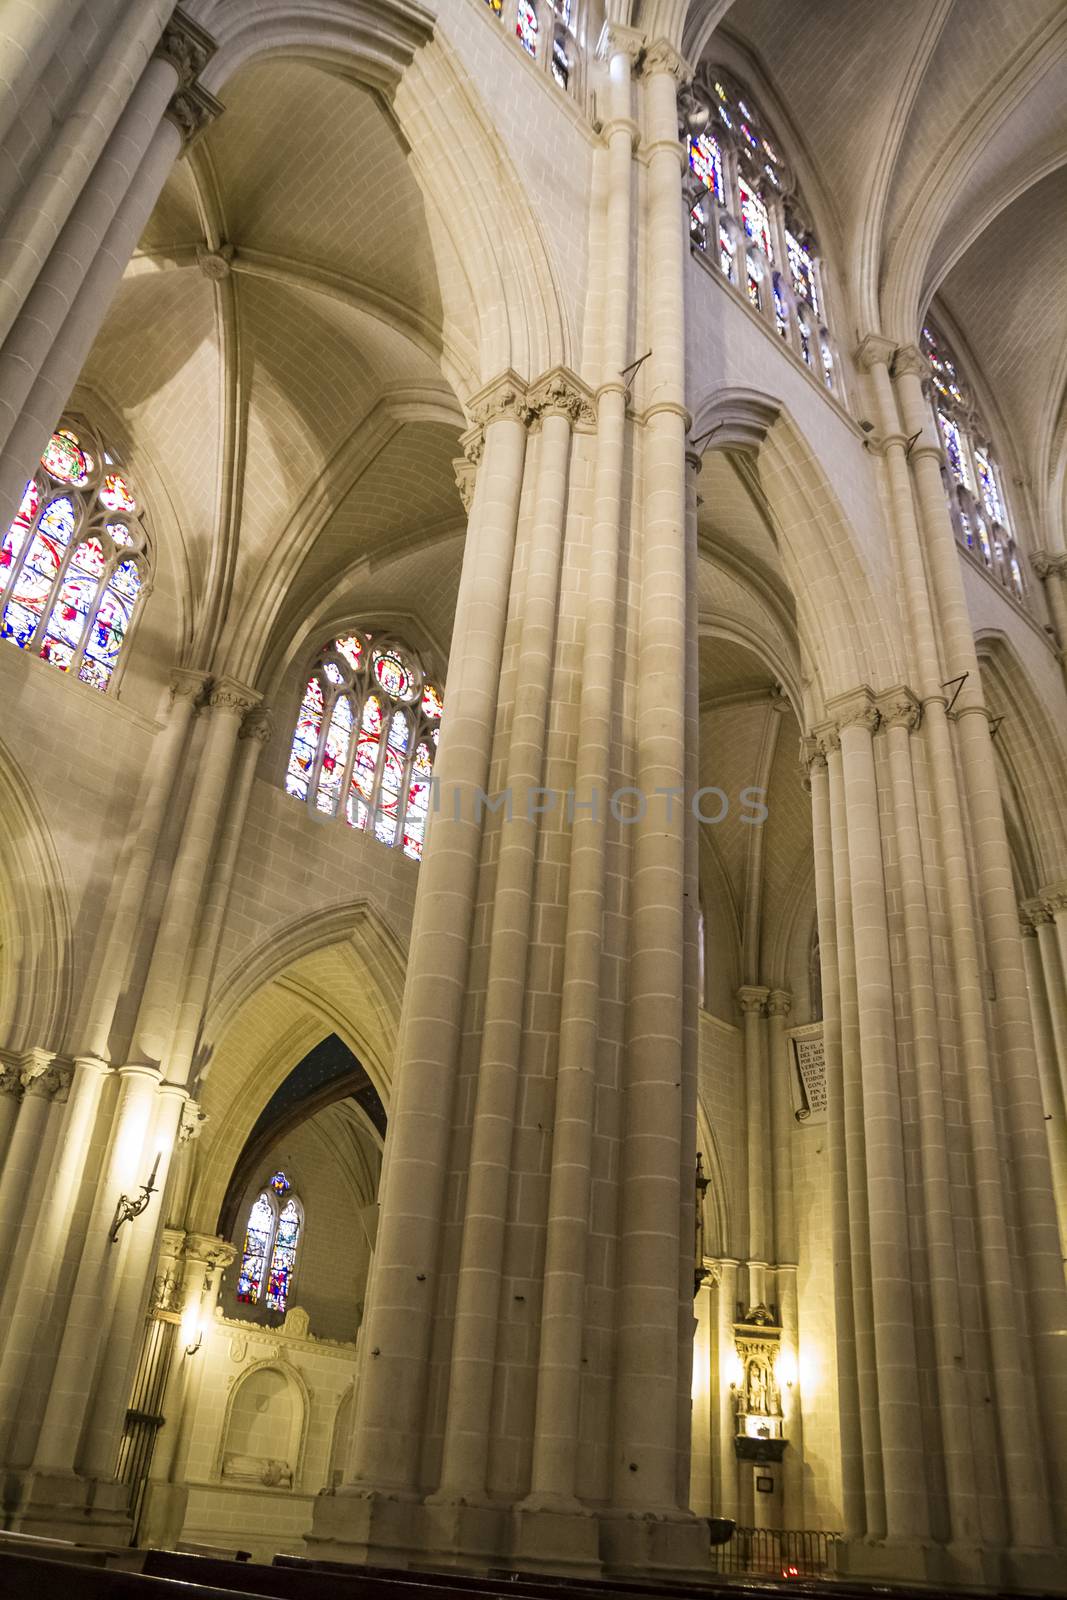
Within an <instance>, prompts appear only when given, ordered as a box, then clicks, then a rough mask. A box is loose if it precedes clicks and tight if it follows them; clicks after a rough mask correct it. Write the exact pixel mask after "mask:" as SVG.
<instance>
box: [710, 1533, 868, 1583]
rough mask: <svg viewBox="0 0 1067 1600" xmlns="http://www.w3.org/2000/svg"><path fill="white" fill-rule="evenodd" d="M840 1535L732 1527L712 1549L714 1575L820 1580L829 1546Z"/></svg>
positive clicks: (824, 1569) (827, 1558) (824, 1570)
mask: <svg viewBox="0 0 1067 1600" xmlns="http://www.w3.org/2000/svg"><path fill="white" fill-rule="evenodd" d="M840 1537H841V1535H840V1534H837V1533H821V1532H818V1531H816V1530H813V1529H794V1528H735V1529H734V1531H733V1534H732V1536H731V1538H730V1539H729V1541H728V1542H727V1543H726V1544H721V1545H715V1546H713V1547H712V1551H711V1559H712V1565H713V1567H714V1570H715V1571H716V1572H722V1573H737V1574H742V1573H744V1574H747V1573H758V1574H760V1575H762V1576H764V1577H770V1578H819V1577H822V1575H823V1574H824V1573H825V1572H826V1570H827V1568H828V1566H829V1560H830V1554H829V1552H830V1547H831V1545H833V1544H836V1543H837V1542H838V1540H839V1539H840Z"/></svg>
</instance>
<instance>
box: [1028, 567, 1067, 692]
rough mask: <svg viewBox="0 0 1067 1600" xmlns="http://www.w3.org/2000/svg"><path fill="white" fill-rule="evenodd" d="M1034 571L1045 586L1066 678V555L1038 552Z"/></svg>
mask: <svg viewBox="0 0 1067 1600" xmlns="http://www.w3.org/2000/svg"><path fill="white" fill-rule="evenodd" d="M1034 571H1035V572H1036V573H1037V575H1038V577H1039V578H1040V579H1041V582H1042V583H1043V584H1044V586H1045V598H1046V600H1047V601H1048V608H1049V613H1050V615H1051V617H1052V626H1053V628H1054V629H1055V633H1056V644H1057V646H1058V648H1059V658H1060V667H1061V669H1062V670H1063V672H1064V674H1065V676H1067V555H1063V554H1058V555H1052V554H1050V553H1049V552H1048V551H1047V550H1038V551H1037V552H1036V554H1035V555H1034Z"/></svg>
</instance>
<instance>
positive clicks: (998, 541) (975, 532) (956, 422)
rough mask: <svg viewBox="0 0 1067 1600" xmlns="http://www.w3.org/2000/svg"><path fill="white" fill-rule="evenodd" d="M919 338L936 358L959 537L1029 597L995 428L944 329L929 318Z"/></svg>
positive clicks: (933, 387) (941, 429)
mask: <svg viewBox="0 0 1067 1600" xmlns="http://www.w3.org/2000/svg"><path fill="white" fill-rule="evenodd" d="M919 342H920V347H921V349H922V351H923V354H924V355H925V356H926V358H927V360H928V361H929V363H930V374H931V383H930V393H931V398H932V402H933V408H934V421H935V423H936V425H937V434H938V438H939V439H940V441H941V450H942V454H943V457H944V469H943V470H944V478H945V486H946V489H947V492H948V498H949V506H950V508H951V511H952V521H953V524H954V526H955V529H956V537H957V538H958V539H959V541H960V543H961V544H962V545H963V546H964V547H965V548H966V549H967V550H969V551H970V552H971V554H972V555H973V556H974V557H975V559H976V560H978V561H980V562H981V563H982V565H983V566H984V567H985V568H986V570H987V571H988V572H991V573H992V574H993V576H994V577H995V578H997V579H998V580H999V582H1000V583H1002V584H1003V585H1004V587H1005V588H1006V589H1009V590H1010V591H1011V592H1012V594H1014V595H1015V596H1016V598H1017V599H1019V600H1023V599H1025V596H1026V589H1025V585H1024V583H1023V572H1022V563H1021V561H1020V559H1019V553H1018V550H1017V548H1016V544H1015V537H1014V534H1013V533H1012V528H1011V522H1010V520H1009V517H1008V513H1007V509H1006V506H1005V498H1004V491H1003V487H1002V480H1001V472H1000V468H999V466H998V465H997V461H996V457H995V455H994V452H993V446H992V444H991V442H990V438H989V430H988V429H987V428H986V426H985V424H984V422H983V421H982V418H981V415H980V413H979V410H978V406H977V404H976V402H975V399H974V395H973V393H972V392H971V389H970V387H969V385H968V384H967V381H966V379H965V378H964V377H963V376H962V374H961V371H960V367H959V363H958V361H957V360H956V357H955V355H954V354H953V351H952V349H951V346H950V345H949V343H948V340H947V339H946V338H945V336H944V334H943V333H941V331H940V329H938V328H937V326H936V325H935V324H934V323H932V322H931V321H929V320H928V321H927V322H926V324H925V325H924V327H923V330H922V336H921V338H920V341H919Z"/></svg>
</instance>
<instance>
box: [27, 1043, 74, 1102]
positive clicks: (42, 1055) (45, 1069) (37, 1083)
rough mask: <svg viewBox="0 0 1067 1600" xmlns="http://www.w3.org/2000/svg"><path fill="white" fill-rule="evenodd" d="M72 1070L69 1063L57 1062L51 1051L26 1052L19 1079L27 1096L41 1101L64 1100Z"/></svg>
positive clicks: (68, 1088)
mask: <svg viewBox="0 0 1067 1600" xmlns="http://www.w3.org/2000/svg"><path fill="white" fill-rule="evenodd" d="M73 1072H74V1069H73V1067H72V1066H71V1065H70V1063H69V1062H62V1061H57V1060H56V1058H55V1056H54V1054H53V1053H52V1051H51V1050H42V1049H34V1050H27V1051H26V1054H25V1055H24V1056H23V1058H22V1069H21V1071H20V1073H19V1077H20V1079H21V1082H22V1087H23V1089H24V1090H25V1091H26V1093H27V1094H28V1095H37V1096H39V1097H40V1098H41V1099H42V1100H65V1099H66V1097H67V1094H68V1093H69V1091H70V1080H71V1077H72V1076H73Z"/></svg>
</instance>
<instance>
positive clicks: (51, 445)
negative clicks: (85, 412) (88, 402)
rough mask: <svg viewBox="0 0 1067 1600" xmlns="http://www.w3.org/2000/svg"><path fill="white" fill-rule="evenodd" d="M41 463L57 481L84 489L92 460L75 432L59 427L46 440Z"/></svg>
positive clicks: (92, 463) (91, 468)
mask: <svg viewBox="0 0 1067 1600" xmlns="http://www.w3.org/2000/svg"><path fill="white" fill-rule="evenodd" d="M41 465H42V467H44V469H45V471H46V472H47V473H49V474H50V475H51V476H52V477H53V478H55V479H56V480H57V481H58V482H59V483H69V484H70V485H71V487H72V488H75V489H84V487H85V485H86V484H87V483H88V482H89V477H90V474H91V473H92V470H93V466H94V462H93V458H92V456H91V455H89V454H88V453H87V451H85V450H83V449H82V447H81V444H80V443H79V440H78V436H77V434H76V433H72V432H71V431H70V429H69V428H59V429H57V431H56V432H55V433H54V434H53V435H52V437H51V438H50V439H49V441H48V444H47V446H46V448H45V452H44V455H43V456H42V457H41Z"/></svg>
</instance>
